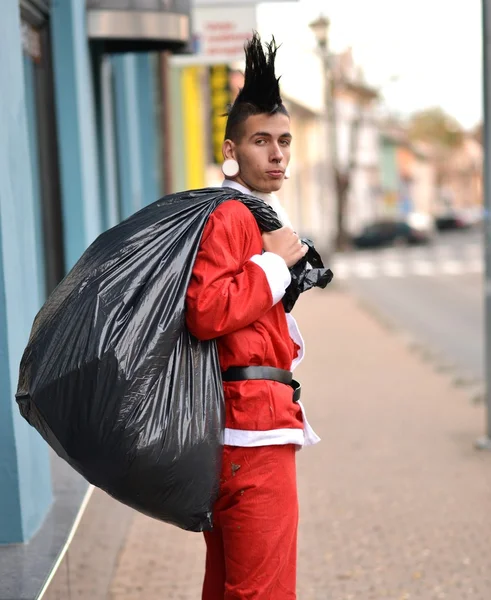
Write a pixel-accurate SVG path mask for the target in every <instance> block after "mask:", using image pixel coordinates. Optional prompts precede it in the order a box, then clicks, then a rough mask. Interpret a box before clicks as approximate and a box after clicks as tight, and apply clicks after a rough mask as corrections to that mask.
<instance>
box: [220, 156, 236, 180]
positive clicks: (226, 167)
mask: <svg viewBox="0 0 491 600" xmlns="http://www.w3.org/2000/svg"><path fill="white" fill-rule="evenodd" d="M239 171H240V169H239V163H238V162H237V161H236V160H235V158H227V160H224V161H223V164H222V173H223V174H224V175H225V177H237V175H238V174H239Z"/></svg>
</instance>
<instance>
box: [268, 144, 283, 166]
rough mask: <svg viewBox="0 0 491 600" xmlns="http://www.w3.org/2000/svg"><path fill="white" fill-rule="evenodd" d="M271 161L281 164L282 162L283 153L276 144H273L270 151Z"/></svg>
mask: <svg viewBox="0 0 491 600" xmlns="http://www.w3.org/2000/svg"><path fill="white" fill-rule="evenodd" d="M271 160H272V161H273V162H281V161H282V160H283V152H282V151H281V148H280V147H279V146H278V144H275V145H274V146H273V149H272V154H271Z"/></svg>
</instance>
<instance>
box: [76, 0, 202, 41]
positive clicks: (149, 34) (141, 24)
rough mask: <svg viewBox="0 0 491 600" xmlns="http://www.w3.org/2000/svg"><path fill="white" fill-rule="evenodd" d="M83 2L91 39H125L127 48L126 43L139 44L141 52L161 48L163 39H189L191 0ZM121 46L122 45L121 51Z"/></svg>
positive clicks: (90, 0) (103, 0)
mask: <svg viewBox="0 0 491 600" xmlns="http://www.w3.org/2000/svg"><path fill="white" fill-rule="evenodd" d="M86 2H87V10H88V19H87V28H88V32H89V37H90V38H92V39H103V40H106V41H108V40H119V41H121V42H123V43H124V42H127V46H126V50H127V51H130V49H131V48H130V46H129V43H130V42H134V43H139V44H140V47H139V49H140V50H142V51H150V50H152V49H153V50H159V49H163V48H164V47H165V46H164V45H165V43H166V42H173V43H179V44H184V43H187V42H188V41H189V39H190V27H189V16H190V12H191V0H86ZM159 42H160V46H159ZM152 43H153V46H151V44H152ZM145 44H146V45H145ZM124 49H125V47H124V46H123V47H122V48H121V50H124ZM134 49H136V47H135V48H134Z"/></svg>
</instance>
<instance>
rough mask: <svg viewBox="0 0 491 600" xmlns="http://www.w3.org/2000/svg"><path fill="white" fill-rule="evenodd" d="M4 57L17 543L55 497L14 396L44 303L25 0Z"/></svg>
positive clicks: (2, 453) (5, 29) (9, 510)
mask: <svg viewBox="0 0 491 600" xmlns="http://www.w3.org/2000/svg"><path fill="white" fill-rule="evenodd" d="M0 56H1V57H2V60H0V81H1V82H2V93H1V94H0V140H2V143H1V144H0V490H1V492H0V543H13V542H23V541H26V540H28V539H29V538H30V537H31V536H32V535H33V534H34V533H35V532H36V530H37V529H38V528H39V527H40V525H41V524H42V521H43V519H44V517H45V515H46V513H47V511H48V509H49V506H50V504H51V501H52V494H51V482H50V470H49V454H48V448H47V446H46V444H45V443H44V442H43V440H42V439H41V437H40V436H39V434H38V433H37V432H36V431H35V430H34V429H32V428H31V427H30V426H29V425H28V424H27V423H26V422H25V421H24V419H22V418H21V416H20V413H19V411H18V409H17V406H16V403H15V399H14V394H15V390H16V385H17V377H18V369H19V362H20V359H21V356H22V352H23V349H24V347H25V345H26V343H27V339H28V336H29V332H30V329H31V325H32V321H33V318H34V316H35V313H36V311H37V310H38V309H39V305H40V302H41V298H40V291H39V290H40V288H39V277H40V276H41V274H40V273H39V272H38V263H37V259H36V233H35V231H36V228H35V216H34V215H35V213H36V210H37V207H36V206H35V199H34V196H33V181H32V176H31V172H30V156H29V142H28V134H27V119H26V104H25V96H24V80H23V64H22V50H21V37H20V22H19V4H18V1H17V0H6V2H4V3H3V4H2V18H1V19H0Z"/></svg>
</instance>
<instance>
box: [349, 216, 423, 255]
mask: <svg viewBox="0 0 491 600" xmlns="http://www.w3.org/2000/svg"><path fill="white" fill-rule="evenodd" d="M413 221H414V219H413ZM416 221H417V219H416ZM432 237H433V227H432V226H431V225H429V224H427V223H425V225H424V226H422V225H417V224H415V223H411V222H410V220H398V221H396V220H383V221H377V222H375V223H372V224H371V225H368V226H367V227H365V228H364V229H363V230H362V232H361V233H360V235H357V236H355V237H353V240H352V241H353V245H354V246H356V247H357V248H376V247H381V246H390V245H400V244H426V243H428V242H430V241H431V240H432Z"/></svg>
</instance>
